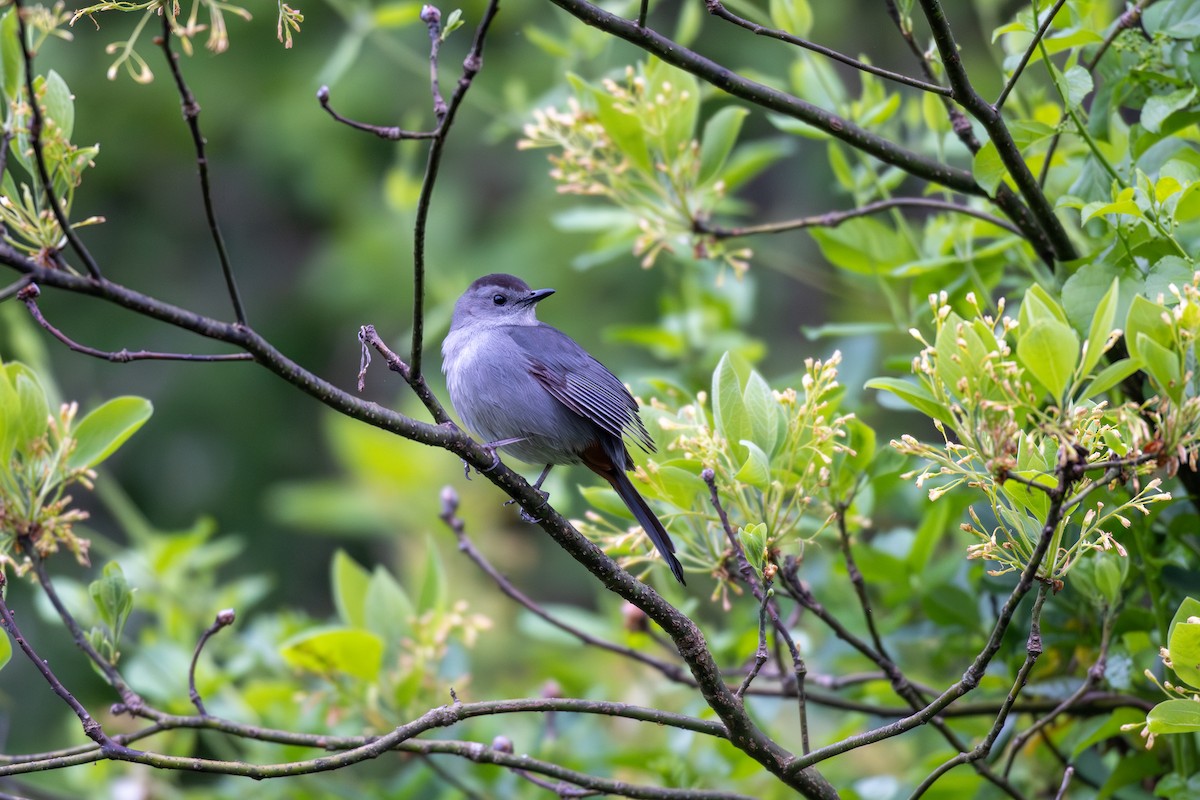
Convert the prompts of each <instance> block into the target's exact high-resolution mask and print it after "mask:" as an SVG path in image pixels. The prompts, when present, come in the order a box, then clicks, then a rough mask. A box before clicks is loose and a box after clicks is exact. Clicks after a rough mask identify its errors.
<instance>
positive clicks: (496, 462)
mask: <svg viewBox="0 0 1200 800" xmlns="http://www.w3.org/2000/svg"><path fill="white" fill-rule="evenodd" d="M523 441H525V437H524V436H517V437H515V438H513V439H500V440H498V441H495V442H484V443H483V444H481V445H480V447H482V448H483V449H484V450H486V451H488V452H489V453H491V454H492V465H491V466H490V467H487V468H485V469H481V470H479V471H480V472H491V471H492V470H494V469H495V468H496V467H498V466H500V454H499V453H497V452H496V451H497V450H499V449H500V448H501V447H504V446H506V445H510V444H516V443H517V442H523ZM549 471H550V468H549V467H546V472H549ZM463 474H464V475H465V476H466V478H467V480H471V465H470V464H469V463H467V461H466V460H465V459H464V460H463ZM542 477H543V478H544V477H546V474H545V473H542Z"/></svg>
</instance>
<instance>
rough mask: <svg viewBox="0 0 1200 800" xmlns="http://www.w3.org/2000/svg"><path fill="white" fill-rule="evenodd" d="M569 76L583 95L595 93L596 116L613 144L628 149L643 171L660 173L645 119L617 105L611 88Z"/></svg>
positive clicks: (629, 155) (628, 155)
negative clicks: (643, 124) (652, 151)
mask: <svg viewBox="0 0 1200 800" xmlns="http://www.w3.org/2000/svg"><path fill="white" fill-rule="evenodd" d="M567 80H568V81H569V82H570V83H571V86H572V87H573V88H574V89H575V93H576V94H578V95H580V96H582V97H591V99H592V101H593V102H594V103H595V104H596V118H597V119H598V120H599V121H600V126H601V127H602V128H604V132H605V133H607V134H608V137H609V138H610V139H612V141H613V144H615V145H616V146H617V148H618V149H620V151H621V152H622V153H624V154H625V155H626V156H627V157H628V158H629V160H630V162H632V163H633V165H634V166H635V167H637V168H638V169H639V170H640V171H641V172H642V173H643V174H645V175H647V176H655V178H656V179H657V176H656V175H655V171H654V162H653V160H652V159H651V157H650V150H649V147H648V146H647V144H646V131H645V129H644V128H643V127H642V123H641V121H640V120H638V119H637V117H635V116H634V115H633V114H629V113H626V112H625V111H623V110H621V109H619V108H617V100H616V98H615V97H613V96H612V95H610V94H609V93H608V92H606V91H604V90H603V89H600V88H598V87H596V86H592V85H591V84H590V83H588V82H587V81H585V80H584V79H583V78H580V77H579V76H578V75H575V74H568V75H567Z"/></svg>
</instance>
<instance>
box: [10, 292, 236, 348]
mask: <svg viewBox="0 0 1200 800" xmlns="http://www.w3.org/2000/svg"><path fill="white" fill-rule="evenodd" d="M18 283H20V281H18ZM25 284H26V285H25V286H23V287H21V289H20V290H19V291H18V292H17V299H18V300H20V301H21V302H23V303H24V304H25V307H26V308H27V309H29V314H30V316H32V317H33V319H34V321H35V322H37V324H38V325H41V326H42V327H43V328H44V329H46V330H47V331H48V332H49V333H50V335H51V336H53V337H54V338H55V339H58V340H59V341H60V342H62V343H63V344H65V345H66V346H67V347H68V348H70V349H71V350H74V351H75V352H76V353H82V354H84V355H86V356H92V357H93V358H102V359H104V360H105V361H112V362H114V363H117V364H127V363H129V362H130V361H253V360H254V356H252V355H250V354H249V353H218V354H196V353H159V352H155V351H153V350H125V349H121V350H117V351H115V352H114V351H111V350H97V349H96V348H94V347H88V346H87V345H85V344H79V343H78V342H76V341H75V340H73V339H71V338H70V337H69V336H67V335H66V334H65V333H63V332H62V331H60V330H59V329H58V328H56V327H54V326H53V325H51V324H50V322H49V321H48V320H47V319H46V318H45V317H44V316H43V315H42V311H41V309H40V308H38V304H37V298H38V295H40V294H41V290H40V289H38V286H37V284H36V283H33V282H32V281H30V280H28V279H26V280H25Z"/></svg>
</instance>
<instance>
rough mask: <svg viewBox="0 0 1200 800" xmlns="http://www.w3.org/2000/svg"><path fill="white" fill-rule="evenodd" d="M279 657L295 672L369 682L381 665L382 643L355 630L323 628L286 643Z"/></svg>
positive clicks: (368, 632) (363, 632)
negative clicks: (341, 675) (299, 670)
mask: <svg viewBox="0 0 1200 800" xmlns="http://www.w3.org/2000/svg"><path fill="white" fill-rule="evenodd" d="M279 654H280V655H281V656H283V659H284V660H285V661H287V662H288V663H289V664H291V665H292V666H293V667H296V668H297V669H303V670H307V671H309V672H315V673H317V674H319V675H325V676H333V675H335V674H338V673H341V674H344V675H349V676H350V677H353V678H357V679H359V680H361V681H366V682H371V681H374V680H375V679H376V678H377V677H378V676H379V669H380V667H381V666H382V665H383V640H382V639H380V638H379V636H378V635H377V634H374V633H371V632H370V631H365V630H359V629H357V628H355V629H350V628H322V629H318V630H312V631H305V632H304V633H301V634H298V635H296V636H293V637H292V638H290V639H288V640H287V641H286V642H284V643H283V644H282V645H281V646H280V648H279Z"/></svg>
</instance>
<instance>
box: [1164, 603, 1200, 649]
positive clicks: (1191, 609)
mask: <svg viewBox="0 0 1200 800" xmlns="http://www.w3.org/2000/svg"><path fill="white" fill-rule="evenodd" d="M1189 617H1200V600H1197V599H1196V598H1194V597H1185V598H1183V602H1182V603H1180V604H1179V608H1178V609H1176V610H1175V616H1174V617H1172V618H1171V624H1170V625H1169V626H1167V639H1168V640H1170V638H1171V634H1172V633H1174V632H1175V626H1176V625H1178V624H1180V623H1182V622H1187V621H1188V618H1189Z"/></svg>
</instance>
